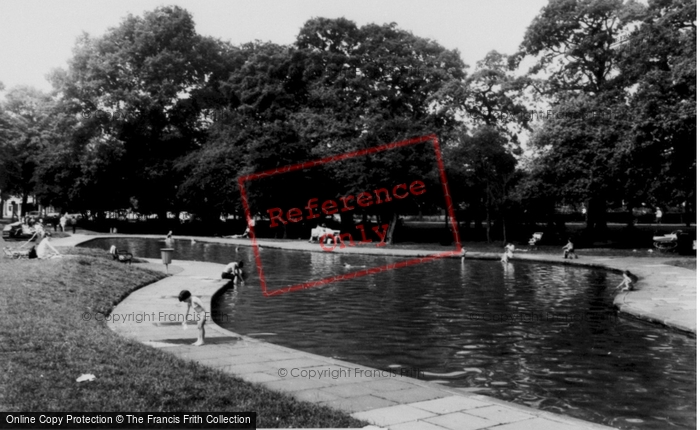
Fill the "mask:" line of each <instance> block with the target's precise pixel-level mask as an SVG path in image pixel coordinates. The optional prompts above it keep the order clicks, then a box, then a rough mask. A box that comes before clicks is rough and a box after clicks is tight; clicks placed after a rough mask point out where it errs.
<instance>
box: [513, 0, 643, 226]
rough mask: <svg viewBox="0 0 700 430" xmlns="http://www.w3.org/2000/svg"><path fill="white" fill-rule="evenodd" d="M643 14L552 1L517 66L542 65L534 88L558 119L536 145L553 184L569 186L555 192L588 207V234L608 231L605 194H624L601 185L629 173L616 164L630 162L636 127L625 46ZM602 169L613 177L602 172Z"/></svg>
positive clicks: (596, 2) (598, 0)
mask: <svg viewBox="0 0 700 430" xmlns="http://www.w3.org/2000/svg"><path fill="white" fill-rule="evenodd" d="M643 13H644V8H643V6H641V5H640V4H638V3H636V2H634V1H631V2H627V3H623V2H622V0H583V1H579V0H551V1H550V2H549V4H548V5H547V6H546V7H545V8H543V9H542V11H541V12H540V14H539V15H538V16H537V17H536V18H535V20H534V21H533V23H532V24H531V25H530V27H528V30H527V32H526V34H525V38H524V40H523V42H522V44H521V47H520V50H519V52H518V54H517V55H516V56H515V57H514V62H515V63H518V62H519V61H520V60H522V58H523V57H524V56H528V55H529V56H533V57H535V60H536V64H535V66H533V67H532V68H531V69H530V71H529V73H530V75H531V76H532V77H534V78H539V79H535V80H533V82H534V85H535V88H537V89H538V91H539V92H540V93H541V94H543V95H544V96H546V97H548V98H549V99H550V100H552V101H553V102H554V108H553V110H552V112H554V116H553V117H549V118H547V119H546V120H545V123H544V124H543V126H542V130H540V131H539V132H538V133H536V134H535V135H534V136H533V137H532V140H531V141H532V143H533V144H534V146H536V147H540V148H545V147H546V146H548V145H551V149H550V150H548V152H547V155H546V156H545V158H544V159H542V160H541V162H542V163H543V166H544V167H545V168H546V169H553V170H554V172H553V175H549V176H550V177H557V178H559V179H560V180H562V181H564V184H560V183H556V184H555V183H551V184H549V186H552V187H562V186H563V187H562V188H563V189H565V190H567V192H568V193H570V194H562V192H561V190H559V192H557V194H558V195H559V196H560V197H562V198H563V197H564V196H565V197H566V198H567V199H569V200H573V199H575V198H583V199H586V200H587V205H588V210H587V220H586V221H587V230H588V231H589V232H592V231H593V230H594V229H597V230H599V231H603V230H605V228H606V222H605V214H606V210H607V203H608V200H607V198H608V197H610V194H609V193H607V192H606V190H607V189H608V188H614V187H615V186H617V184H616V185H615V186H613V185H610V186H608V185H603V184H601V180H602V178H605V179H606V180H610V181H614V182H615V181H619V179H620V178H619V177H614V176H611V174H610V172H616V173H617V174H621V171H622V170H621V169H620V167H621V166H619V165H613V164H611V162H612V161H613V160H623V157H621V155H622V154H623V153H624V151H623V146H622V145H620V141H621V140H623V137H622V135H623V134H624V132H625V131H624V130H625V129H626V127H628V126H629V124H628V121H627V118H628V117H629V113H628V112H627V109H626V105H625V98H626V94H625V93H624V92H622V91H621V88H620V83H621V81H622V77H621V76H620V73H619V72H620V69H619V59H620V52H619V49H618V44H619V40H620V38H621V36H622V35H623V34H624V32H625V29H626V28H628V26H629V25H630V23H632V22H634V21H635V20H637V19H639V17H640V16H642V14H643ZM543 75H544V76H543ZM557 115H559V116H560V117H557ZM605 157H607V158H605ZM554 160H558V161H560V162H561V163H563V164H556V163H554V162H553V161H554ZM601 166H607V169H608V170H607V171H606V172H602V171H601ZM602 173H605V174H602ZM601 174H602V175H601ZM611 184H612V183H611Z"/></svg>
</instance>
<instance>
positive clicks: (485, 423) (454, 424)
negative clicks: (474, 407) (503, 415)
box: [425, 412, 499, 430]
mask: <svg viewBox="0 0 700 430" xmlns="http://www.w3.org/2000/svg"><path fill="white" fill-rule="evenodd" d="M425 421H426V422H429V423H431V424H436V425H439V426H442V427H445V428H447V429H450V430H476V429H485V428H489V427H494V426H496V425H498V424H499V423H498V422H496V421H491V420H488V419H485V418H481V417H477V416H474V415H468V414H467V413H465V412H453V413H451V414H446V415H440V416H437V417H433V418H429V419H426V420H425Z"/></svg>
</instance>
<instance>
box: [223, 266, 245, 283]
mask: <svg viewBox="0 0 700 430" xmlns="http://www.w3.org/2000/svg"><path fill="white" fill-rule="evenodd" d="M221 279H231V280H233V283H234V284H237V283H238V281H241V284H243V260H241V261H239V262H235V261H234V262H233V263H229V264H228V265H227V266H226V267H225V268H224V271H223V272H222V273H221Z"/></svg>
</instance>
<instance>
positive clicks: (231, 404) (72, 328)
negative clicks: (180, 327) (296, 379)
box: [0, 249, 365, 428]
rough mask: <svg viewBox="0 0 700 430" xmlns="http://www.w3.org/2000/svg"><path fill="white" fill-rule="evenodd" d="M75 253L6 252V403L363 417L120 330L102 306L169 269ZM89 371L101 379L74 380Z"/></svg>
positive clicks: (0, 290)
mask: <svg viewBox="0 0 700 430" xmlns="http://www.w3.org/2000/svg"><path fill="white" fill-rule="evenodd" d="M78 252H79V253H80V254H81V255H68V256H65V257H64V258H61V259H54V260H47V261H39V260H9V259H6V258H0V410H2V411H8V412H27V411H86V412H87V411H94V412H108V411H124V412H127V411H135V412H139V411H140V412H154V411H155V412H157V411H192V412H194V411H201V412H207V411H211V412H218V411H253V412H257V413H258V422H257V425H258V427H297V428H304V427H317V428H318V427H362V426H363V425H365V423H363V422H361V421H358V420H355V419H353V418H352V417H349V416H348V415H345V414H343V413H341V412H338V411H335V410H332V409H330V408H325V407H320V406H317V405H314V404H311V403H306V402H299V401H296V400H294V399H293V398H291V397H288V396H285V395H282V394H278V393H274V392H272V391H269V390H267V389H265V388H263V387H261V386H255V385H252V384H249V383H247V382H244V381H242V380H240V379H237V378H234V377H232V376H230V375H227V374H224V373H222V372H219V371H217V370H215V369H210V368H207V367H204V366H202V365H200V364H197V363H192V362H186V361H183V360H180V359H178V358H176V357H174V356H172V355H170V354H168V353H166V352H163V351H159V350H156V349H153V348H150V347H147V346H144V345H142V344H140V343H137V342H134V341H130V340H127V339H124V338H121V337H119V336H118V335H117V334H115V333H113V332H112V331H111V330H110V329H109V328H108V327H107V326H106V325H105V323H104V322H100V321H95V317H94V316H95V314H96V313H97V314H99V315H101V316H105V315H108V314H109V312H110V311H111V310H112V308H113V307H114V306H115V305H116V304H117V303H119V302H120V301H121V300H122V299H123V298H124V297H126V296H127V295H128V294H129V293H130V292H131V291H134V290H135V289H138V288H140V287H142V286H144V285H147V284H150V283H152V282H154V281H156V280H158V279H160V278H162V277H163V276H164V275H163V274H161V273H157V272H154V271H150V270H146V269H143V268H139V267H138V265H134V266H132V267H129V266H125V265H120V264H119V263H115V262H113V261H111V260H110V259H108V258H106V257H107V256H106V255H105V253H104V252H100V251H94V252H93V253H92V254H93V255H89V251H87V250H85V249H83V250H80V251H78ZM84 315H90V318H89V319H88V320H86V319H85V318H84ZM84 373H92V374H94V375H95V376H96V380H95V381H93V382H82V383H78V382H76V378H78V377H79V376H80V375H81V374H84Z"/></svg>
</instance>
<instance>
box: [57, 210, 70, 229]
mask: <svg viewBox="0 0 700 430" xmlns="http://www.w3.org/2000/svg"><path fill="white" fill-rule="evenodd" d="M67 223H68V215H67V214H65V213H64V214H62V215H61V219H60V221H59V224H60V225H61V231H62V232H63V233H65V232H66V224H67Z"/></svg>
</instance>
